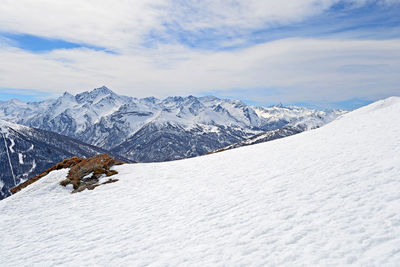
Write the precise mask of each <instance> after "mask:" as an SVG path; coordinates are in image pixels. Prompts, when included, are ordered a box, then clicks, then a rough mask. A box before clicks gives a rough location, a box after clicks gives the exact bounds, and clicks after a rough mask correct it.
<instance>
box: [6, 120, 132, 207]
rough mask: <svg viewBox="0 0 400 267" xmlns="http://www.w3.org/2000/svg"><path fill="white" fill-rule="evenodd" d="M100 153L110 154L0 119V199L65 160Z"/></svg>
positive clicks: (56, 135) (59, 136)
mask: <svg viewBox="0 0 400 267" xmlns="http://www.w3.org/2000/svg"><path fill="white" fill-rule="evenodd" d="M99 153H110V152H107V151H105V150H103V149H101V148H98V147H94V146H92V145H88V144H85V143H83V142H81V141H78V140H74V139H71V138H69V137H66V136H62V135H59V134H56V133H52V132H48V131H43V130H39V129H34V128H30V127H26V126H23V125H18V124H15V123H10V122H6V121H3V120H0V200H1V199H3V198H4V197H7V196H9V195H10V193H9V191H8V190H9V189H10V188H12V187H14V186H16V185H17V184H19V183H21V182H24V181H25V180H26V179H28V178H31V177H33V176H35V175H36V174H38V173H40V172H42V171H44V170H46V169H47V168H49V167H51V166H53V165H55V164H56V163H58V162H60V161H62V160H63V159H65V158H70V157H72V156H79V157H88V156H93V155H96V154H99ZM114 156H115V155H114ZM119 158H120V159H121V157H119ZM122 160H125V159H122Z"/></svg>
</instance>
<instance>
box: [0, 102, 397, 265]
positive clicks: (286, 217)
mask: <svg viewBox="0 0 400 267" xmlns="http://www.w3.org/2000/svg"><path fill="white" fill-rule="evenodd" d="M398 114H400V98H395V97H393V98H389V99H386V100H383V101H378V102H376V103H374V104H372V105H369V106H367V107H364V108H361V109H359V110H356V111H353V112H350V113H348V114H345V115H343V116H342V117H340V118H339V119H337V120H335V121H334V122H332V123H330V124H328V125H326V126H324V127H321V128H318V129H315V130H311V131H307V132H303V133H300V134H297V135H293V136H290V137H288V138H283V139H279V140H275V141H272V142H267V143H262V144H257V145H254V146H247V147H242V148H239V149H233V150H229V151H225V152H222V153H216V154H211V155H207V156H203V157H196V158H192V159H186V160H181V161H171V162H163V163H139V164H126V165H122V166H118V167H116V168H115V170H117V171H118V174H117V175H115V177H116V179H118V180H119V181H118V182H116V183H113V184H108V185H105V186H102V187H99V188H98V189H96V190H95V191H87V190H86V191H83V192H81V193H78V194H71V193H70V190H69V189H68V188H64V187H61V186H60V185H59V182H60V181H62V180H63V179H64V178H65V176H66V175H67V170H61V171H54V172H52V173H50V174H49V175H48V176H46V177H44V178H42V179H41V180H39V181H38V182H36V183H35V184H32V185H31V186H30V187H28V188H26V189H24V190H22V191H21V192H19V193H17V194H15V195H13V196H11V197H9V198H7V199H5V200H3V201H1V202H0V214H1V216H2V219H1V220H0V229H1V230H0V255H2V257H3V258H5V259H7V261H8V262H12V263H13V264H14V265H38V266H43V265H56V264H57V265H63V264H67V265H87V266H93V265H104V266H115V265H150V264H151V265H172V266H178V265H190V266H193V265H195V266H210V265H212V266H214V265H218V266H219V265H227V266H239V265H241V266H254V265H257V266H275V265H278V266H310V265H316V266H325V265H329V266H331V265H333V266H343V265H348V264H351V265H356V266H396V265H398V263H399V262H400V253H399V247H400V213H399V209H400V180H399V177H400V164H399V163H400V157H399V155H400V116H398ZM113 177H114V176H113ZM74 203H79V208H77V206H76V205H74ZM43 207H45V208H43ZM44 229H45V230H44ZM32 233H35V234H34V235H33V236H32ZM71 255H72V256H71ZM3 264H4V265H5V264H6V263H5V262H3ZM0 265H1V264H0Z"/></svg>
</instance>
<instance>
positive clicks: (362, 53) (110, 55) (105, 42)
mask: <svg viewBox="0 0 400 267" xmlns="http://www.w3.org/2000/svg"><path fill="white" fill-rule="evenodd" d="M398 14H400V1H398V0H381V1H372V0H344V1H340V0H297V1H291V0H282V1H279V2H277V1H257V0H250V1H247V2H246V3H243V2H240V1H235V0H223V1H210V0H205V1H200V2H199V1H194V0H193V1H192V0H186V1H183V0H175V1H167V0H143V1H130V2H129V3H128V2H127V1H108V0H104V1H100V2H99V3H97V4H96V5H92V4H90V3H86V2H81V1H77V0H71V1H69V2H68V3H61V2H58V3H55V2H53V1H47V0H41V1H34V2H32V1H28V0H21V1H10V2H7V3H5V4H2V6H0V57H1V58H2V59H3V60H2V61H1V62H0V100H7V99H11V98H19V99H22V100H25V101H35V100H40V99H43V98H46V97H54V96H57V95H58V94H61V93H62V92H64V91H70V92H71V93H78V92H81V91H85V90H90V89H92V88H95V87H98V86H101V85H103V84H105V85H107V86H109V87H110V88H111V89H112V90H114V91H116V92H117V93H120V94H125V95H131V96H135V97H146V96H151V95H153V96H156V97H165V96H168V95H190V94H192V95H206V94H214V95H216V96H219V97H228V98H236V99H241V100H243V101H245V102H247V103H254V104H259V105H271V104H274V103H278V102H282V103H285V104H301V105H308V106H314V107H321V108H324V107H329V108H331V107H338V108H347V109H352V108H356V107H359V106H360V105H364V104H366V103H370V102H371V101H374V100H377V99H380V98H384V97H388V96H391V95H400V87H399V86H400V77H399V75H398V73H399V71H400V16H399V15H398Z"/></svg>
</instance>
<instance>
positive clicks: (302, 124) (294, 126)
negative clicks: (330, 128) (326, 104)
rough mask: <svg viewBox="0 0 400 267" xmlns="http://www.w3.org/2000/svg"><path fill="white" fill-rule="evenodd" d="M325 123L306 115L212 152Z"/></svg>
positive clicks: (309, 128) (317, 126)
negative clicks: (302, 118) (301, 118)
mask: <svg viewBox="0 0 400 267" xmlns="http://www.w3.org/2000/svg"><path fill="white" fill-rule="evenodd" d="M325 123H326V122H325V121H324V120H320V119H315V118H313V117H307V118H305V119H304V120H303V121H302V120H299V121H295V122H293V123H288V124H286V125H285V126H283V127H280V128H278V129H274V130H269V131H265V132H263V133H259V134H256V135H254V136H252V137H249V138H248V139H245V140H242V141H239V142H237V143H234V144H231V145H229V146H226V147H224V148H221V149H218V150H217V151H214V152H221V151H225V150H229V149H232V148H238V147H242V146H249V145H254V144H259V143H264V142H268V141H272V140H275V139H280V138H283V137H288V136H291V135H295V134H298V133H301V132H304V131H307V130H311V129H315V128H319V127H321V126H322V125H324V124H325Z"/></svg>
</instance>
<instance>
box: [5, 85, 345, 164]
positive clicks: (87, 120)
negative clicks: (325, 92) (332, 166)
mask: <svg viewBox="0 0 400 267" xmlns="http://www.w3.org/2000/svg"><path fill="white" fill-rule="evenodd" d="M341 114H343V111H334V110H330V111H318V110H310V109H306V108H299V107H283V106H275V107H270V108H263V107H252V106H247V105H246V104H244V103H243V102H241V101H235V100H227V99H219V98H216V97H213V96H206V97H194V96H188V97H168V98H166V99H163V100H160V99H156V98H153V97H150V98H142V99H137V98H133V97H126V96H120V95H117V94H116V93H114V92H113V91H111V90H110V89H108V88H107V87H104V86H103V87H101V88H97V89H94V90H92V91H90V92H84V93H81V94H77V95H71V94H69V93H64V95H63V96H61V97H59V98H57V99H52V100H46V101H42V102H32V103H24V102H21V101H17V100H10V101H8V102H3V103H0V119H4V120H8V121H11V122H16V123H20V124H23V125H27V126H31V127H35V128H39V129H43V130H48V131H53V132H56V133H59V134H62V135H66V136H69V137H72V138H76V139H78V140H81V141H84V142H86V143H90V144H92V145H95V146H98V147H102V148H104V149H108V150H111V151H113V152H114V153H117V154H121V155H124V156H126V157H128V158H130V159H132V160H135V161H142V162H149V161H166V160H174V159H181V158H186V157H193V156H198V155H203V154H206V153H207V152H210V151H214V150H216V149H219V148H222V147H225V146H227V145H231V144H233V143H236V142H238V141H241V140H244V139H247V138H249V137H251V136H253V135H255V134H259V133H262V132H264V131H268V130H273V129H277V128H280V127H282V126H284V125H287V124H288V123H292V124H293V123H297V122H302V123H303V124H306V125H307V127H305V128H307V129H309V128H315V127H316V126H320V125H323V124H325V123H327V122H329V121H331V120H333V119H334V118H336V117H337V116H339V115H341Z"/></svg>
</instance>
